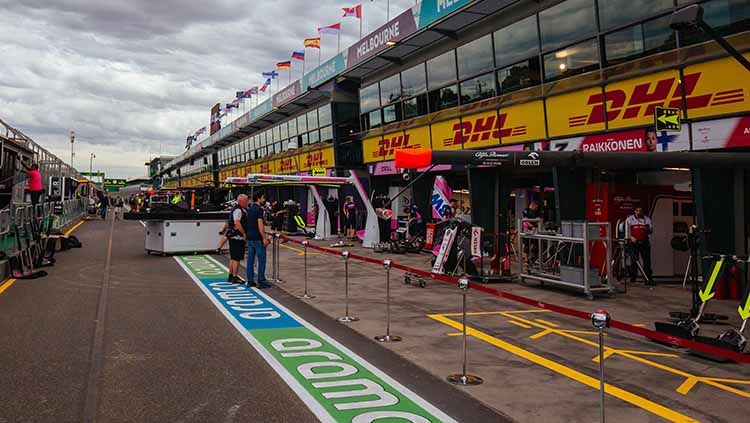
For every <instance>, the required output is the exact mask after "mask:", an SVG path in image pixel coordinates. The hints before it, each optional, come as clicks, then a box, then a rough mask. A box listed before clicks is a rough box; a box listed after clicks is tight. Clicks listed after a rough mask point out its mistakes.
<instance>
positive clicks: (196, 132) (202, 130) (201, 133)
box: [195, 126, 206, 138]
mask: <svg viewBox="0 0 750 423" xmlns="http://www.w3.org/2000/svg"><path fill="white" fill-rule="evenodd" d="M204 132H206V127H205V126H204V127H203V128H201V129H199V130H197V131H195V137H196V138H197V137H198V135H203V133H204Z"/></svg>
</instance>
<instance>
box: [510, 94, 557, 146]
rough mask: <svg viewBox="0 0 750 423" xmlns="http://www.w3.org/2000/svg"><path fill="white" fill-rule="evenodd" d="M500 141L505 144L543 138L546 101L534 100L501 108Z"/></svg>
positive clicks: (544, 133)
mask: <svg viewBox="0 0 750 423" xmlns="http://www.w3.org/2000/svg"><path fill="white" fill-rule="evenodd" d="M499 122H500V124H499V127H500V141H502V143H503V144H508V143H515V142H523V141H533V140H541V139H544V138H546V137H547V134H546V130H545V128H544V103H543V102H542V101H541V100H539V101H532V102H530V103H523V104H518V105H515V106H511V107H506V108H502V109H500V114H499Z"/></svg>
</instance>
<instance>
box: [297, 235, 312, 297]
mask: <svg viewBox="0 0 750 423" xmlns="http://www.w3.org/2000/svg"><path fill="white" fill-rule="evenodd" d="M308 244H310V242H309V241H302V247H304V249H305V253H304V254H305V293H304V294H302V295H298V296H297V298H301V299H303V300H309V299H310V298H315V295H310V294H308V293H307V245H308Z"/></svg>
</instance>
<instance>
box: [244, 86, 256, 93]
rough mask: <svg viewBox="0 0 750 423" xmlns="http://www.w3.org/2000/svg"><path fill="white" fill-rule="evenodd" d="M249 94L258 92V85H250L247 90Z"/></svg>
mask: <svg viewBox="0 0 750 423" xmlns="http://www.w3.org/2000/svg"><path fill="white" fill-rule="evenodd" d="M245 92H246V93H248V94H258V87H257V86H256V87H250V88H249V89H248V90H247V91H245Z"/></svg>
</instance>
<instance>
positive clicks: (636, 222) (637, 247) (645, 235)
mask: <svg viewBox="0 0 750 423" xmlns="http://www.w3.org/2000/svg"><path fill="white" fill-rule="evenodd" d="M625 226H626V233H628V234H630V239H629V241H630V247H631V251H632V255H633V256H632V257H633V263H632V266H633V269H632V271H631V273H630V274H631V275H632V276H631V282H635V275H636V274H637V272H636V268H637V263H636V260H638V258H639V257H640V259H641V261H642V262H643V272H644V273H645V274H646V275H645V276H646V285H654V280H653V278H652V277H651V275H652V274H653V272H652V270H651V240H650V239H649V238H650V237H651V233H652V232H653V226H652V224H651V219H650V218H649V217H648V216H646V215H645V214H643V209H642V208H641V207H636V208H635V210H633V214H631V215H630V216H628V218H627V219H625Z"/></svg>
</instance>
